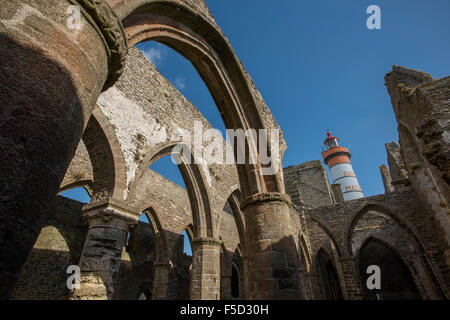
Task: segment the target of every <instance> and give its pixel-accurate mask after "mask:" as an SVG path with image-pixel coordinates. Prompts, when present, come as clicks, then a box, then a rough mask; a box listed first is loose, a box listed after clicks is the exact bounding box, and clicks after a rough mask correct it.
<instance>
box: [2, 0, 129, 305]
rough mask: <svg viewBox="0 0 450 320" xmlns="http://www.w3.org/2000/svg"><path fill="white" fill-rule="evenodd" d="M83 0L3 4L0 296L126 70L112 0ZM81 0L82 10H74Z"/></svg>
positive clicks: (21, 0)
mask: <svg viewBox="0 0 450 320" xmlns="http://www.w3.org/2000/svg"><path fill="white" fill-rule="evenodd" d="M78 1H79V3H80V4H79V5H78V3H77V2H75V1H74V0H70V1H69V0H46V1H29V0H8V1H2V4H1V8H0V56H1V59H0V106H1V108H0V154H1V155H2V156H1V157H0V172H1V175H0V193H1V196H0V299H7V298H8V297H9V295H10V292H11V290H12V288H13V286H14V284H15V282H16V278H17V276H18V274H19V272H20V269H21V267H22V265H23V263H24V262H25V260H26V257H27V255H28V253H29V252H30V250H31V248H32V247H33V244H34V241H35V240H36V238H37V234H36V231H35V230H34V228H33V225H34V224H35V223H36V222H37V220H38V219H39V217H40V216H41V215H42V213H43V212H45V211H46V210H47V208H48V206H49V203H50V202H51V201H52V200H53V198H54V197H55V195H56V194H57V192H58V191H59V185H60V183H61V181H62V179H63V177H64V174H65V172H66V170H67V168H68V166H69V163H70V161H71V159H72V157H73V155H74V153H75V150H76V147H77V145H78V143H79V141H80V139H81V136H82V133H83V130H84V127H85V126H86V124H87V121H88V119H89V117H90V114H91V110H92V108H93V106H94V105H95V103H96V101H97V98H98V96H99V94H100V92H101V91H102V89H104V88H107V87H108V86H109V85H111V84H112V83H114V81H115V79H117V77H118V75H119V74H120V72H121V70H122V68H123V62H124V58H125V55H126V41H125V36H124V33H123V31H122V30H123V29H122V27H121V24H120V22H119V21H118V20H117V18H116V17H115V15H114V14H113V12H112V10H111V9H110V8H109V7H108V5H107V4H106V1H103V2H100V1H95V2H94V1H92V0H78ZM74 4H76V5H78V6H77V8H80V10H79V12H80V15H78V13H77V11H76V10H75V11H70V10H69V11H68V9H69V6H71V5H74ZM70 12H71V13H70ZM74 15H75V16H74ZM78 18H79V19H78ZM78 21H79V22H80V24H77V23H72V22H78ZM68 22H69V23H68ZM105 81H106V82H107V85H106V86H105Z"/></svg>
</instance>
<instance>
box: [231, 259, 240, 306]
mask: <svg viewBox="0 0 450 320" xmlns="http://www.w3.org/2000/svg"><path fill="white" fill-rule="evenodd" d="M240 282H241V281H240V279H239V271H238V269H237V267H236V266H235V265H234V263H233V265H232V269H231V297H232V298H233V299H239V298H240V297H241V296H240Z"/></svg>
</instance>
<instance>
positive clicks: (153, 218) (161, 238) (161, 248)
mask: <svg viewBox="0 0 450 320" xmlns="http://www.w3.org/2000/svg"><path fill="white" fill-rule="evenodd" d="M143 212H144V214H145V215H146V216H147V219H148V221H149V222H150V226H151V228H152V231H153V234H154V235H155V238H156V242H155V249H156V262H157V263H159V264H168V263H169V261H170V258H169V249H168V246H167V239H166V235H165V233H164V230H163V228H162V226H161V223H160V219H159V215H158V213H157V211H156V209H155V208H153V207H148V208H147V209H145V210H143Z"/></svg>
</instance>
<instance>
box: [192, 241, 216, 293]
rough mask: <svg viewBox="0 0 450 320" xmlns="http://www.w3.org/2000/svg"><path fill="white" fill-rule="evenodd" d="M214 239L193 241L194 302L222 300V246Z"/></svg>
mask: <svg viewBox="0 0 450 320" xmlns="http://www.w3.org/2000/svg"><path fill="white" fill-rule="evenodd" d="M221 244H222V241H220V240H218V239H213V238H197V239H193V240H192V277H191V288H190V295H191V299H192V300H219V299H220V246H221Z"/></svg>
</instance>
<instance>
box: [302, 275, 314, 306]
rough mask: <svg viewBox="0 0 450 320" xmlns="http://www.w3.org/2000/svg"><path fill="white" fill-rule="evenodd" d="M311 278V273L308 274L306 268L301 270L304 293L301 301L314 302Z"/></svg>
mask: <svg viewBox="0 0 450 320" xmlns="http://www.w3.org/2000/svg"><path fill="white" fill-rule="evenodd" d="M311 278H312V275H311V272H308V271H307V270H306V268H299V280H300V281H299V282H300V286H301V287H300V291H301V293H302V296H301V299H304V300H314V295H313V290H312V283H311V281H312V279H311Z"/></svg>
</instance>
